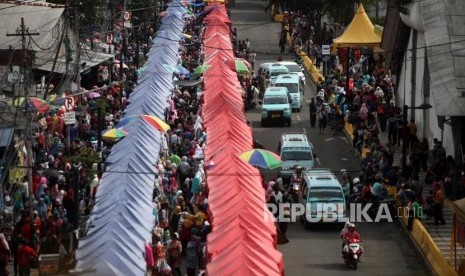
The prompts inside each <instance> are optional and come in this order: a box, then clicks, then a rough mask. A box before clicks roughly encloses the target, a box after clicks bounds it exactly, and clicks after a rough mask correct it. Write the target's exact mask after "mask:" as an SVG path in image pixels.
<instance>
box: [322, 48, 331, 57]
mask: <svg viewBox="0 0 465 276" xmlns="http://www.w3.org/2000/svg"><path fill="white" fill-rule="evenodd" d="M321 54H322V55H323V56H329V55H331V45H321Z"/></svg>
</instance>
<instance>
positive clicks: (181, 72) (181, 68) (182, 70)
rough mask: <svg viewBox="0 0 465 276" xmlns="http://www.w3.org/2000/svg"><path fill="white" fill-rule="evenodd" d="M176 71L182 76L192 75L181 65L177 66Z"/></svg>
mask: <svg viewBox="0 0 465 276" xmlns="http://www.w3.org/2000/svg"><path fill="white" fill-rule="evenodd" d="M176 69H178V71H179V74H180V75H188V74H190V73H191V72H190V71H189V70H188V69H187V68H184V67H182V66H181V65H178V66H176Z"/></svg>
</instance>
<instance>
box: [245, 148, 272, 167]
mask: <svg viewBox="0 0 465 276" xmlns="http://www.w3.org/2000/svg"><path fill="white" fill-rule="evenodd" d="M238 156H239V158H240V159H242V160H244V161H245V162H247V163H249V164H250V165H252V166H256V167H260V168H264V169H276V168H278V167H279V166H281V157H279V155H277V154H276V153H274V152H271V151H268V150H263V149H252V150H248V151H245V152H243V153H240V154H239V155H238Z"/></svg>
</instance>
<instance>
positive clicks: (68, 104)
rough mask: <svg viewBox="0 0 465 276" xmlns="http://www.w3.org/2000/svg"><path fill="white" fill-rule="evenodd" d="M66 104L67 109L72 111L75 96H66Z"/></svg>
mask: <svg viewBox="0 0 465 276" xmlns="http://www.w3.org/2000/svg"><path fill="white" fill-rule="evenodd" d="M64 106H65V109H66V111H71V110H73V109H74V98H73V97H67V98H65V102H64Z"/></svg>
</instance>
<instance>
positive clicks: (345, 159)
mask: <svg viewBox="0 0 465 276" xmlns="http://www.w3.org/2000/svg"><path fill="white" fill-rule="evenodd" d="M341 160H342V161H349V158H346V157H342V158H341Z"/></svg>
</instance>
